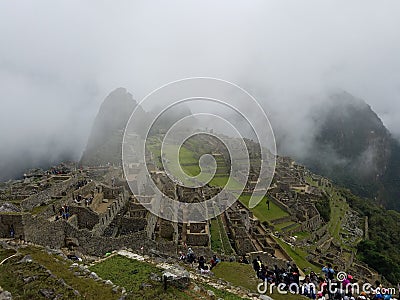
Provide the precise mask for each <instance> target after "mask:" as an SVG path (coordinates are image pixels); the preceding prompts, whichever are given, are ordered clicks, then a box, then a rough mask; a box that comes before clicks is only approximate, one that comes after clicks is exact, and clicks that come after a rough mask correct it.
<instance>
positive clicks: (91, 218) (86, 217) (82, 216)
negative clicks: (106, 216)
mask: <svg viewBox="0 0 400 300" xmlns="http://www.w3.org/2000/svg"><path fill="white" fill-rule="evenodd" d="M70 212H71V214H72V215H76V216H77V218H78V228H87V229H89V230H92V229H93V227H94V226H95V225H96V224H98V223H99V221H100V220H99V215H98V214H97V213H95V212H94V211H93V210H91V209H90V208H88V207H82V206H71V207H70Z"/></svg>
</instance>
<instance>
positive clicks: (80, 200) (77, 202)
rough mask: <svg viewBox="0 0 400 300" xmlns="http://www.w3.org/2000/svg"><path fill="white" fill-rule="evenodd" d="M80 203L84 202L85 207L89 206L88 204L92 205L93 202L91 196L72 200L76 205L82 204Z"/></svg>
mask: <svg viewBox="0 0 400 300" xmlns="http://www.w3.org/2000/svg"><path fill="white" fill-rule="evenodd" d="M82 201H85V206H89V205H90V204H92V202H93V195H90V196H89V197H86V198H85V197H82V195H77V196H76V197H75V198H74V202H75V203H76V204H81V203H82Z"/></svg>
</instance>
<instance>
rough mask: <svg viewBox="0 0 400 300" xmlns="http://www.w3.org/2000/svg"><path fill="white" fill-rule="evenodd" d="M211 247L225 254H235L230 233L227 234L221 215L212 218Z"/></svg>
mask: <svg viewBox="0 0 400 300" xmlns="http://www.w3.org/2000/svg"><path fill="white" fill-rule="evenodd" d="M210 232H211V249H212V250H213V251H215V252H217V253H222V254H225V255H231V254H234V251H233V249H232V246H231V243H230V242H229V238H228V235H227V234H226V231H225V228H224V225H223V223H222V220H221V216H218V217H216V218H215V219H212V220H211V228H210Z"/></svg>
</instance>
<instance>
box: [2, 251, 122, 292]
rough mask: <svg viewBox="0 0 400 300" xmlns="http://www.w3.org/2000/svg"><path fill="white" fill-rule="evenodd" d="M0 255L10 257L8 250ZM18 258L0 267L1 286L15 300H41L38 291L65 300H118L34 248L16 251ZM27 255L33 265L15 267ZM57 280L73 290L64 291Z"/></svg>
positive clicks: (29, 263)
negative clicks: (50, 293)
mask: <svg viewBox="0 0 400 300" xmlns="http://www.w3.org/2000/svg"><path fill="white" fill-rule="evenodd" d="M7 252H8V253H7ZM0 253H1V254H0V255H1V256H2V257H3V256H5V255H7V256H8V254H10V252H9V251H8V250H1V251H0ZM20 254H21V255H19V256H18V257H14V258H11V259H10V260H8V261H7V262H6V263H4V264H3V265H1V266H0V282H1V286H2V287H3V288H4V289H6V290H8V291H9V292H11V293H12V294H13V296H14V298H15V299H38V298H39V297H41V296H40V295H39V291H40V290H41V289H49V290H52V291H54V296H55V295H57V294H61V295H63V298H65V299H78V298H82V297H84V298H86V299H118V297H117V295H116V294H114V293H112V290H111V287H109V286H105V285H104V284H102V283H100V282H96V281H94V280H91V279H87V278H80V277H77V276H75V275H74V274H73V271H71V270H69V268H68V267H69V266H70V262H67V261H65V260H64V259H63V258H62V257H60V256H57V255H51V254H48V253H46V252H44V251H43V250H42V249H40V248H35V247H27V248H23V249H20ZM28 254H29V255H31V257H32V259H33V262H26V263H18V261H20V260H21V259H22V258H23V257H24V256H25V255H28ZM46 269H48V270H50V271H51V273H52V274H53V275H54V276H49V273H47V270H46ZM29 277H31V278H32V281H30V282H24V279H26V278H29ZM61 278H62V280H63V281H64V282H65V283H66V284H68V285H69V286H71V287H72V289H73V290H70V289H66V288H65V287H64V286H63V285H62V284H61V282H60V279H61ZM22 287H23V288H22ZM74 290H76V291H78V292H79V294H80V295H81V297H78V296H77V295H76V294H75V293H74Z"/></svg>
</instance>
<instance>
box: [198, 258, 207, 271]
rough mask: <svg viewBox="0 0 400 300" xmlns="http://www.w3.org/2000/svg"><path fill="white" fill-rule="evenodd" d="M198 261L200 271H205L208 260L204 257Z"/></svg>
mask: <svg viewBox="0 0 400 300" xmlns="http://www.w3.org/2000/svg"><path fill="white" fill-rule="evenodd" d="M198 261H199V266H198V269H199V270H205V269H206V259H205V258H204V256H200V257H199V260H198Z"/></svg>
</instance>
